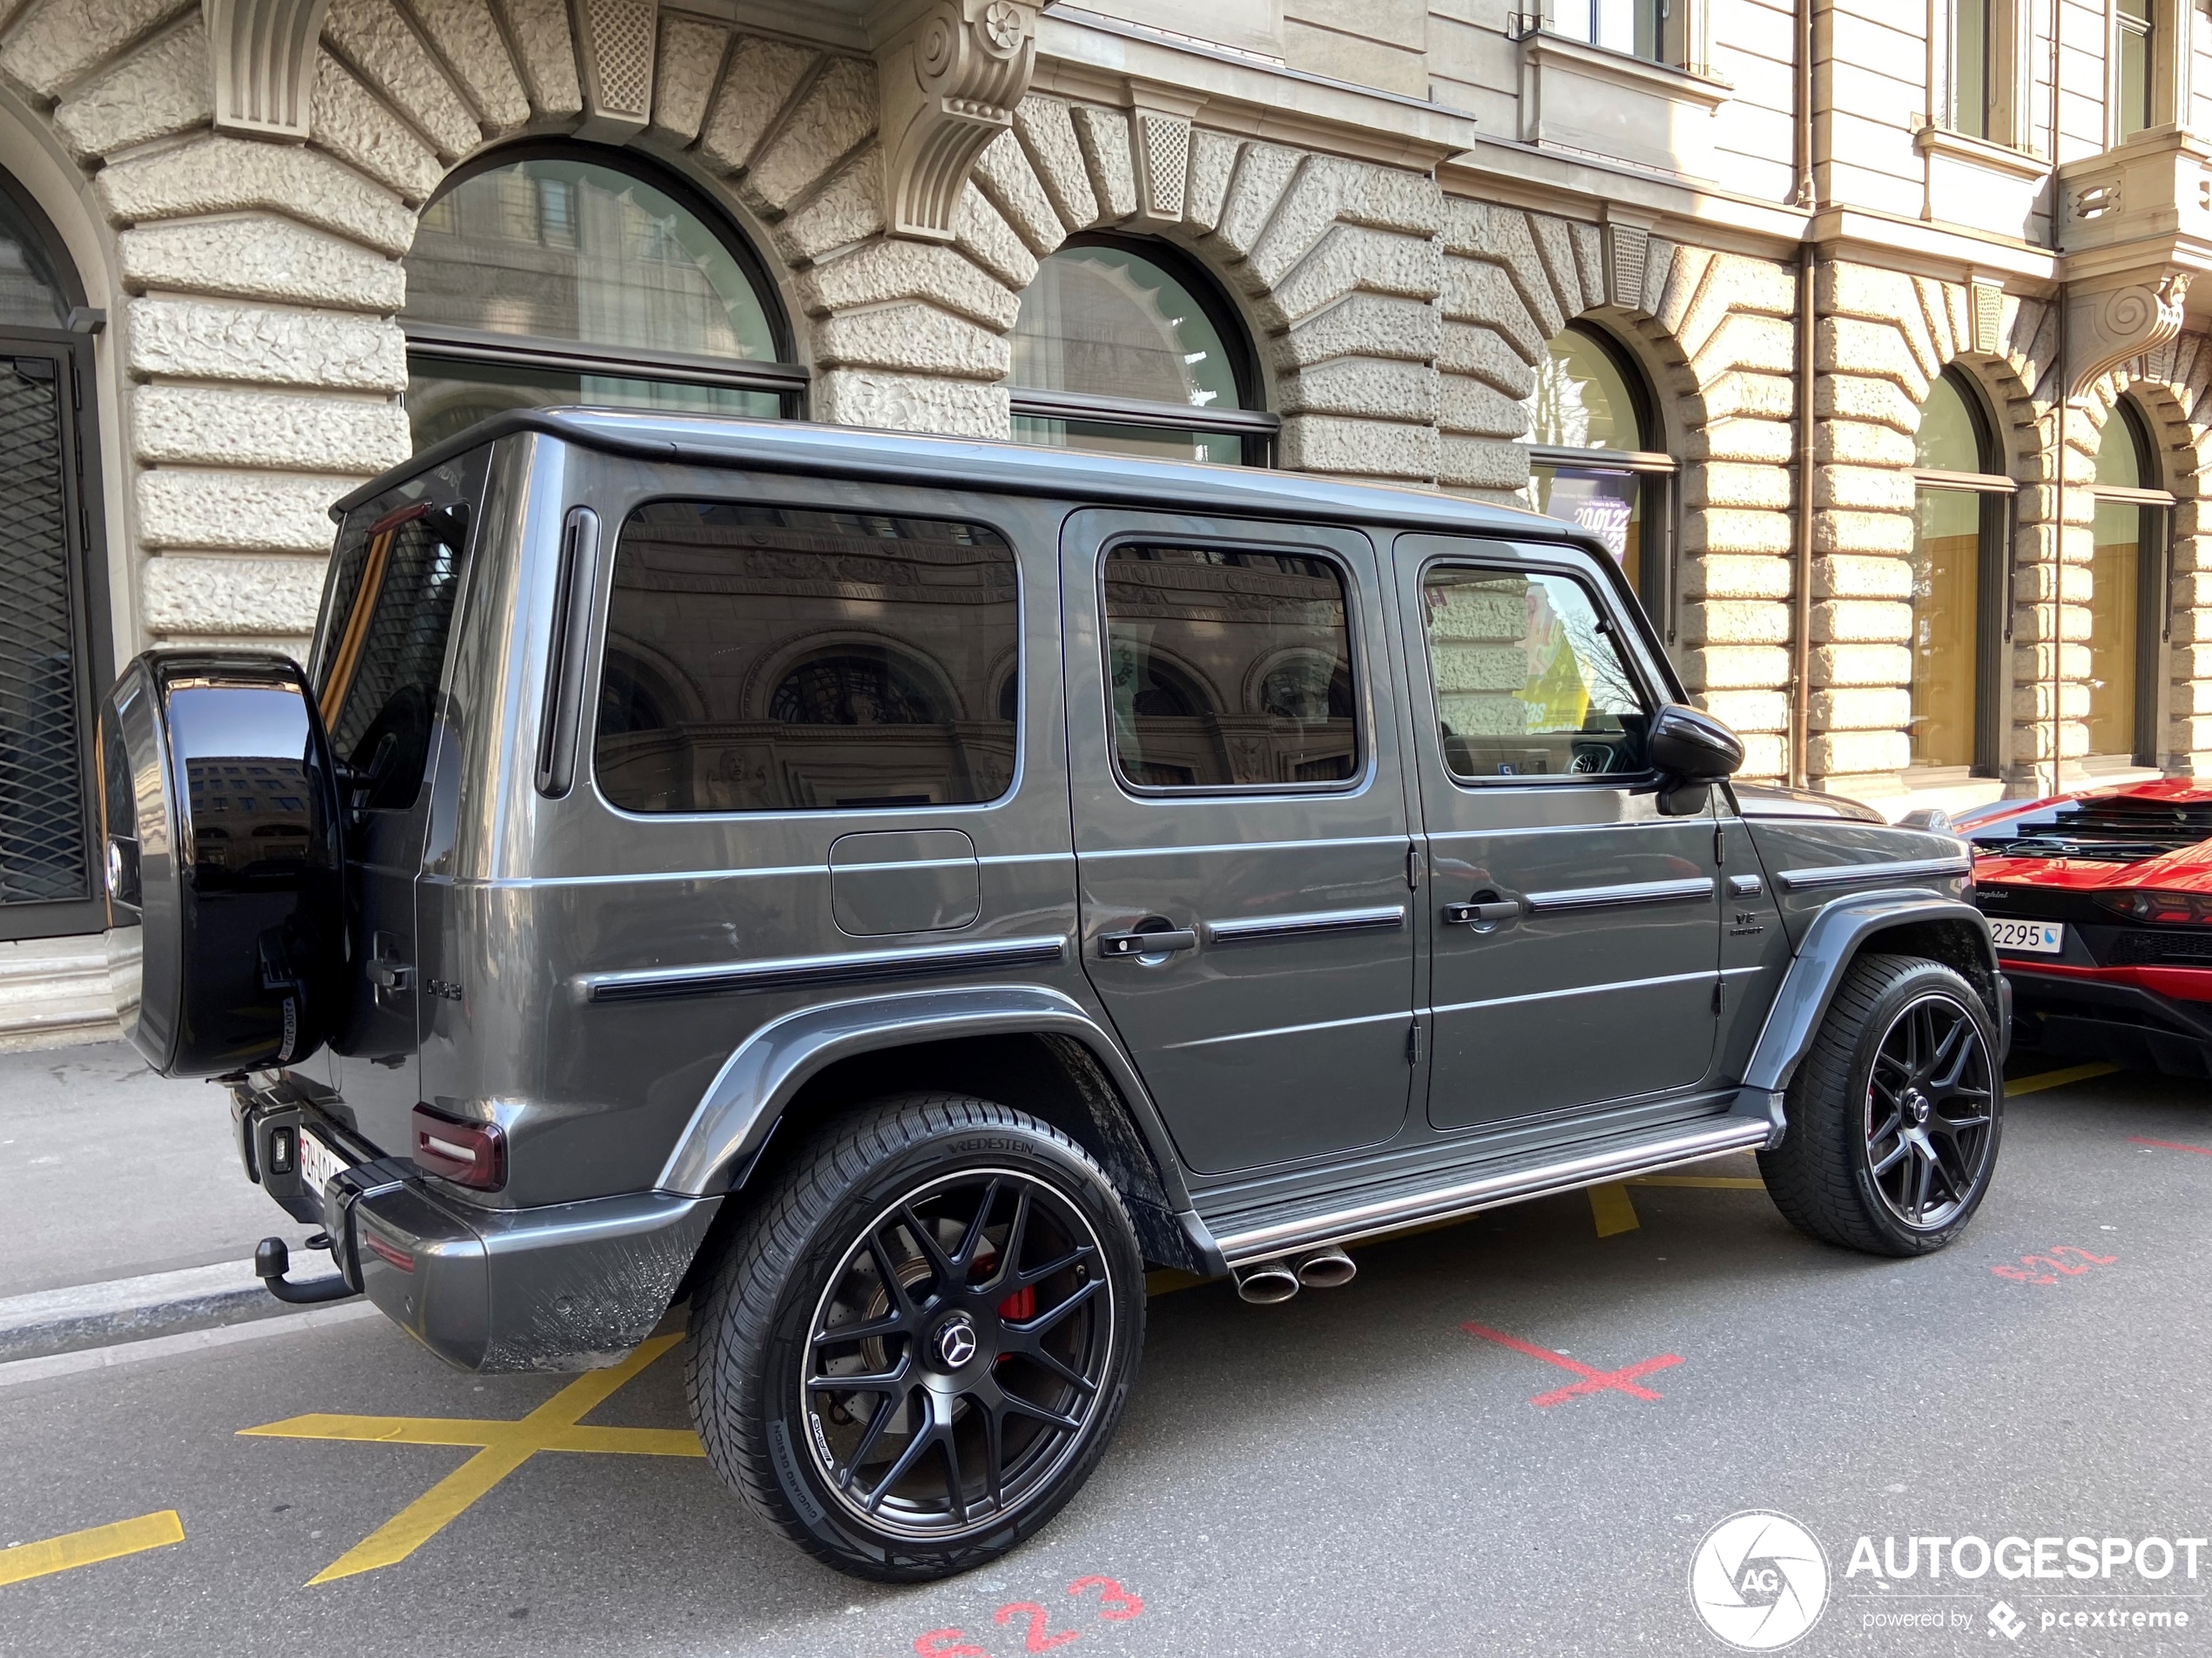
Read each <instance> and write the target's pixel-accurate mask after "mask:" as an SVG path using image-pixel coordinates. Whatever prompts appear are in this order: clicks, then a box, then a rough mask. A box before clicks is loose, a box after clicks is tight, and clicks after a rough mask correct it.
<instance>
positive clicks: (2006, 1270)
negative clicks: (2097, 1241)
mask: <svg viewBox="0 0 2212 1658" xmlns="http://www.w3.org/2000/svg"><path fill="white" fill-rule="evenodd" d="M2067 1255H2070V1256H2072V1257H2074V1261H2075V1263H2077V1264H2072V1265H2069V1264H2067V1262H2065V1261H2063V1260H2061V1259H2060V1258H2059V1257H2061V1256H2067ZM2119 1258H2120V1257H2118V1256H2116V1255H2092V1254H2090V1253H2089V1251H2088V1250H2085V1249H2083V1248H2082V1247H2081V1246H2080V1244H2055V1245H2054V1246H2053V1247H2052V1248H2051V1249H2049V1250H2046V1251H2045V1252H2044V1253H2043V1254H2041V1255H2023V1256H2021V1257H2020V1264H2019V1265H2018V1266H2012V1265H2009V1264H2008V1265H2005V1266H1993V1267H1992V1268H1990V1269H1989V1270H1991V1271H1992V1272H1993V1273H1995V1274H1996V1275H1997V1276H1998V1277H2000V1278H2010V1279H2011V1280H2012V1281H2013V1283H2015V1284H2056V1283H2057V1282H2058V1281H2059V1280H2058V1276H2057V1275H2059V1274H2060V1273H2063V1274H2064V1275H2065V1276H2066V1277H2069V1278H2078V1277H2080V1276H2081V1275H2082V1274H2083V1273H2085V1272H2087V1270H2089V1269H2090V1268H2091V1267H2093V1266H2110V1265H2111V1264H2113V1263H2114V1261H2117V1260H2118V1259H2119Z"/></svg>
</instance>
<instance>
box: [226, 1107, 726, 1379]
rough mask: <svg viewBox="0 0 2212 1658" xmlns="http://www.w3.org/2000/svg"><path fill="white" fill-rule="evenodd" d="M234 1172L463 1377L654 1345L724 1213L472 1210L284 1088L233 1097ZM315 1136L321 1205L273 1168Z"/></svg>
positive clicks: (639, 1195) (703, 1208) (676, 1200)
mask: <svg viewBox="0 0 2212 1658" xmlns="http://www.w3.org/2000/svg"><path fill="white" fill-rule="evenodd" d="M232 1115H233V1118H234V1120H235V1121H236V1123H237V1126H238V1130H239V1153H240V1156H241V1157H242V1158H243V1160H244V1161H245V1163H246V1173H247V1175H248V1176H251V1177H253V1179H255V1180H257V1181H259V1182H260V1183H261V1184H262V1185H263V1186H264V1187H266V1189H267V1190H268V1191H269V1195H270V1196H272V1197H273V1198H275V1199H276V1201H277V1202H278V1203H280V1204H281V1205H282V1206H283V1207H284V1209H285V1210H286V1212H287V1213H288V1214H290V1215H292V1216H293V1217H294V1218H295V1219H297V1220H300V1221H301V1222H303V1223H307V1224H310V1225H317V1224H319V1225H321V1226H322V1227H323V1228H324V1230H327V1232H328V1233H329V1234H330V1238H331V1251H332V1254H333V1255H334V1257H335V1258H336V1260H337V1263H338V1268H339V1270H340V1271H341V1272H342V1273H343V1274H344V1275H345V1277H346V1281H347V1283H348V1284H352V1285H353V1286H354V1288H355V1289H358V1290H360V1291H363V1292H364V1293H366V1294H367V1295H368V1298H369V1299H370V1300H371V1301H372V1302H374V1303H375V1304H376V1306H377V1308H378V1309H379V1310H380V1311H382V1312H383V1313H384V1315H385V1316H386V1317H387V1318H390V1319H391V1320H392V1322H393V1323H395V1324H398V1325H399V1326H400V1327H401V1329H402V1330H405V1331H407V1332H408V1334H409V1335H411V1336H413V1337H415V1339H417V1340H418V1341H420V1342H421V1344H422V1345H424V1346H426V1347H428V1349H429V1350H430V1351H432V1352H434V1353H435V1354H437V1355H438V1357H439V1358H442V1359H444V1360H446V1361H447V1362H448V1364H451V1365H458V1366H459V1367H460V1368H462V1369H463V1370H472V1371H578V1370H591V1369H595V1368H597V1367H598V1366H600V1365H611V1364H613V1363H614V1362H615V1361H616V1360H617V1359H618V1358H621V1357H622V1356H623V1355H624V1354H625V1353H627V1352H628V1351H630V1350H631V1348H633V1347H635V1346H637V1344H638V1343H639V1342H641V1341H643V1340H644V1338H646V1337H647V1336H649V1335H651V1333H652V1330H653V1326H654V1325H656V1324H658V1323H659V1322H660V1320H661V1318H662V1317H663V1315H664V1314H665V1313H666V1312H667V1311H668V1307H669V1303H670V1301H671V1297H673V1296H674V1295H675V1293H676V1288H677V1285H678V1284H679V1283H681V1282H682V1280H683V1277H684V1274H685V1272H686V1271H687V1270H689V1269H690V1267H691V1261H692V1257H694V1256H696V1255H697V1254H698V1247H699V1244H700V1242H701V1241H702V1240H703V1239H704V1238H705V1236H706V1229H707V1227H708V1225H709V1224H710V1223H711V1222H712V1220H713V1219H714V1215H715V1211H716V1210H718V1208H719V1207H720V1206H721V1203H722V1199H721V1198H720V1197H719V1196H710V1197H688V1196H674V1195H671V1194H669V1193H664V1192H631V1193H624V1194H622V1195H620V1196H612V1197H597V1198H592V1199H590V1200H588V1201H585V1202H583V1203H556V1204H551V1205H549V1206H547V1207H544V1208H541V1209H521V1210H494V1209H481V1208H478V1207H476V1206H475V1204H472V1203H462V1202H461V1201H459V1200H458V1199H456V1198H455V1197H453V1196H450V1195H448V1193H447V1192H446V1191H445V1190H442V1189H441V1187H440V1185H439V1183H437V1182H435V1181H433V1180H431V1179H429V1178H428V1177H426V1176H424V1175H422V1174H421V1171H420V1170H418V1169H416V1168H415V1165H414V1164H413V1163H409V1162H408V1161H407V1160H406V1159H405V1158H401V1157H382V1156H378V1155H376V1151H375V1149H374V1147H372V1146H368V1145H367V1144H366V1143H364V1142H361V1140H360V1139H359V1138H358V1137H356V1136H354V1135H352V1134H351V1133H349V1132H348V1131H347V1130H346V1129H345V1128H344V1127H343V1126H342V1125H341V1124H340V1123H338V1122H335V1121H334V1120H333V1119H332V1118H331V1117H330V1116H329V1115H327V1114H326V1113H324V1112H322V1111H321V1110H320V1109H318V1108H317V1107H316V1106H315V1105H314V1104H313V1103H312V1102H308V1101H306V1100H303V1099H300V1098H299V1097H297V1096H296V1095H291V1094H289V1093H287V1091H286V1090H283V1089H281V1088H279V1089H273V1090H268V1091H256V1090H252V1089H249V1088H246V1087H245V1086H241V1087H239V1088H236V1089H234V1090H233V1107H232ZM303 1124H312V1125H313V1126H314V1129H316V1131H317V1132H318V1134H319V1135H320V1137H321V1138H323V1139H324V1140H325V1141H326V1142H330V1143H332V1144H334V1145H336V1146H337V1147H339V1148H340V1149H341V1150H342V1151H344V1152H345V1153H346V1156H347V1162H348V1163H349V1165H350V1166H348V1167H347V1169H345V1170H344V1171H343V1172H342V1173H341V1174H340V1175H339V1176H338V1177H337V1178H336V1179H335V1180H334V1181H332V1182H331V1183H329V1186H328V1187H327V1190H325V1191H324V1192H322V1193H320V1194H315V1193H310V1192H307V1191H303V1190H300V1181H299V1177H298V1176H297V1175H296V1174H293V1175H292V1176H290V1177H289V1178H288V1180H287V1176H285V1175H283V1174H280V1173H279V1172H277V1171H276V1170H275V1169H273V1167H272V1163H273V1161H278V1162H281V1161H286V1160H283V1159H276V1160H273V1159H272V1157H271V1155H270V1153H271V1143H272V1136H273V1135H275V1134H276V1133H277V1132H278V1131H279V1130H281V1129H291V1130H292V1131H293V1134H295V1135H296V1134H297V1133H298V1132H299V1130H300V1127H301V1126H302V1125H303Z"/></svg>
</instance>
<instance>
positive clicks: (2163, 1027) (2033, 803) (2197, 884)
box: [1954, 778, 2212, 1076]
mask: <svg viewBox="0 0 2212 1658" xmlns="http://www.w3.org/2000/svg"><path fill="white" fill-rule="evenodd" d="M1954 827H1955V828H1956V829H1957V830H1958V832H1959V833H1960V834H1962V835H1965V836H1966V838H1967V839H1969V840H1971V841H1973V845H1974V891H1975V894H1976V896H1977V898H1978V900H1979V902H1980V905H1981V907H1982V911H1983V913H1985V914H1986V915H1987V916H1988V917H1989V922H1990V927H1991V928H1992V930H1993V932H1994V933H1995V934H1996V938H1997V950H1998V954H1999V958H2000V960H2001V961H2002V962H2003V964H2004V968H2005V976H2006V978H2008V979H2010V980H2011V981H2012V982H2013V1014H2014V1024H2013V1042H2014V1045H2015V1046H2017V1047H2022V1048H2031V1049H2037V1048H2040V1049H2041V1050H2042V1051H2044V1052H2047V1053H2050V1054H2054V1055H2079V1056H2080V1057H2083V1058H2087V1059H2101V1060H2109V1061H2112V1062H2114V1063H2116V1064H2120V1065H2126V1066H2131V1067H2134V1068H2142V1069H2156V1070H2161V1071H2165V1072H2167V1073H2168V1074H2169V1075H2175V1076H2212V785H2208V784H2206V783H2204V782H2202V781H2192V780H2189V779H2187V778H2164V779H2161V780H2160V781H2157V782H2152V783H2125V784H2119V785H2114V786H2113V787H2110V788H2103V789H2087V790H2084V791H2082V792H2080V793H2079V794H2068V795H2060V796H2058V797H2056V798H2054V799H2048V800H2029V801H2021V800H2007V801H2003V802H2000V804H1998V805H1993V806H1984V807H1982V808H1981V809H1979V811H1975V812H1967V813H1966V814H1965V815H1963V816H1961V817H1960V818H1959V819H1956V820H1955V822H1954Z"/></svg>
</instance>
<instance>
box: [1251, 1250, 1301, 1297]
mask: <svg viewBox="0 0 2212 1658" xmlns="http://www.w3.org/2000/svg"><path fill="white" fill-rule="evenodd" d="M1237 1293H1238V1295H1240V1296H1242V1297H1244V1299H1245V1300H1247V1301H1249V1302H1251V1304H1253V1305H1255V1306H1260V1307H1271V1306H1273V1305H1274V1304H1276V1303H1278V1302H1280V1301H1288V1300H1289V1299H1290V1298H1291V1297H1292V1296H1294V1295H1296V1294H1297V1293H1298V1273H1297V1271H1296V1270H1295V1269H1293V1268H1292V1267H1291V1264H1290V1263H1289V1262H1288V1261H1284V1260H1274V1261H1256V1262H1254V1263H1253V1264H1251V1265H1250V1266H1240V1267H1238V1269H1237Z"/></svg>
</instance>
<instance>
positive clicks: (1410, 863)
mask: <svg viewBox="0 0 2212 1658" xmlns="http://www.w3.org/2000/svg"><path fill="white" fill-rule="evenodd" d="M1420 890H1421V849H1420V847H1419V846H1408V847H1406V891H1407V892H1409V893H1418V892H1420Z"/></svg>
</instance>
